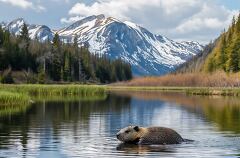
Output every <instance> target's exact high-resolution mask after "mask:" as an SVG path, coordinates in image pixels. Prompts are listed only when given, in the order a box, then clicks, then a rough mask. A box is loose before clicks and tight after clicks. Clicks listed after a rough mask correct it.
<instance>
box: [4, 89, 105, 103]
mask: <svg viewBox="0 0 240 158" xmlns="http://www.w3.org/2000/svg"><path fill="white" fill-rule="evenodd" d="M105 96H106V93H105V87H104V86H94V85H32V84H29V85H5V84H2V85H0V105H6V104H8V105H15V104H27V103H29V102H30V101H31V100H33V101H35V99H43V100H44V99H46V98H47V99H48V100H65V99H67V98H68V97H70V98H71V99H73V98H74V99H86V100H87V99H98V98H104V97H105Z"/></svg>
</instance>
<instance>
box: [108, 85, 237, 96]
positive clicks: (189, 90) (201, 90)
mask: <svg viewBox="0 0 240 158" xmlns="http://www.w3.org/2000/svg"><path fill="white" fill-rule="evenodd" d="M107 90H109V91H156V92H174V93H185V94H188V95H202V96H210V95H212V96H214V95H217V96H240V87H239V88H237V87H234V88H232V87H151V86H107Z"/></svg>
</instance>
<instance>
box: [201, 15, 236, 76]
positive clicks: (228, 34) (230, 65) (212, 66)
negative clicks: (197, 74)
mask: <svg viewBox="0 0 240 158" xmlns="http://www.w3.org/2000/svg"><path fill="white" fill-rule="evenodd" d="M203 70H204V71H206V72H213V71H216V70H223V71H225V72H239V71H240V16H238V18H237V19H235V18H233V20H232V24H231V25H230V27H229V28H228V30H227V31H225V30H224V32H223V33H222V34H221V35H220V37H219V39H218V40H217V42H216V46H215V47H214V49H213V51H212V52H211V54H210V55H209V56H208V57H207V59H206V62H205V64H204V65H203Z"/></svg>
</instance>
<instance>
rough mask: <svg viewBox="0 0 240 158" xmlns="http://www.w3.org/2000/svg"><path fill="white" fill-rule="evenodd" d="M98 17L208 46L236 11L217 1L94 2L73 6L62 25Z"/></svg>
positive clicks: (136, 0)
mask: <svg viewBox="0 0 240 158" xmlns="http://www.w3.org/2000/svg"><path fill="white" fill-rule="evenodd" d="M97 14H105V15H106V16H112V17H115V18H118V19H120V20H122V21H125V20H128V21H132V22H135V23H137V24H139V25H141V26H143V27H146V28H147V29H149V30H150V31H152V32H154V33H157V34H162V35H165V36H168V37H170V38H173V39H180V40H197V41H200V42H208V41H210V40H211V39H214V38H216V37H217V36H218V34H219V33H220V32H221V31H222V30H223V29H224V27H228V25H229V24H230V22H231V19H232V16H233V15H234V14H236V11H233V10H229V9H227V8H225V7H224V6H221V5H219V3H217V0H151V1H149V0H141V1H140V0H97V1H96V2H94V3H92V4H88V5H87V4H85V3H83V2H79V3H76V4H75V5H74V6H73V7H72V8H71V9H70V10H69V18H68V19H67V18H62V19H61V22H63V23H66V22H67V23H70V22H74V21H76V20H79V19H80V18H81V17H86V16H90V15H97Z"/></svg>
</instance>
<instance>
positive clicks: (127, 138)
mask: <svg viewBox="0 0 240 158" xmlns="http://www.w3.org/2000/svg"><path fill="white" fill-rule="evenodd" d="M117 139H118V140H120V141H122V142H124V143H128V144H142V145H150V144H159V145H168V144H180V143H182V142H184V141H185V139H183V138H182V137H181V136H180V134H178V133H177V132H176V131H174V130H173V129H170V128H165V127H148V128H144V127H139V126H128V127H126V128H123V129H121V130H120V131H119V132H118V133H117Z"/></svg>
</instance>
